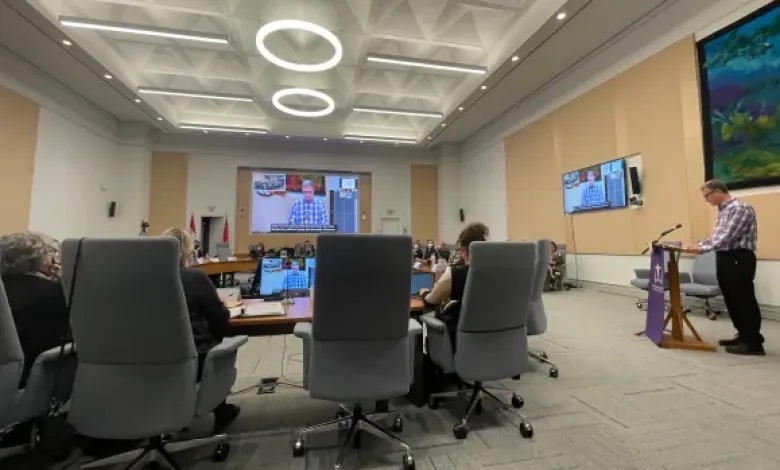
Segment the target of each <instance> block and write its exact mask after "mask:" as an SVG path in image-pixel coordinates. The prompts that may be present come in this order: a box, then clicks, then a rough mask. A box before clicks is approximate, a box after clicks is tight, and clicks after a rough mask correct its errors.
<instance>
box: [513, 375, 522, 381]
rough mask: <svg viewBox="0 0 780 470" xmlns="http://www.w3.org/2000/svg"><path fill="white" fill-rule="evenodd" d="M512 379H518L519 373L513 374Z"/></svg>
mask: <svg viewBox="0 0 780 470" xmlns="http://www.w3.org/2000/svg"><path fill="white" fill-rule="evenodd" d="M512 380H520V375H519V374H518V375H513V376H512Z"/></svg>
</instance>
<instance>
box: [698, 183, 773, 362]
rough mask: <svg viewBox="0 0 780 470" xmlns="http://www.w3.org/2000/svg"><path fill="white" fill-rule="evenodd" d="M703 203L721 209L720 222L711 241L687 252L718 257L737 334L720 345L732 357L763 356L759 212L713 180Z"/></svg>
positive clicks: (706, 186)
mask: <svg viewBox="0 0 780 470" xmlns="http://www.w3.org/2000/svg"><path fill="white" fill-rule="evenodd" d="M701 192H702V195H703V196H704V199H705V200H706V201H707V202H709V203H710V204H711V205H713V206H717V207H718V220H717V222H716V223H715V229H714V230H713V232H712V235H711V236H710V238H708V239H706V240H702V241H700V242H699V243H698V244H696V245H689V246H687V247H686V248H687V250H688V251H692V252H696V253H703V252H705V251H714V252H715V253H717V255H716V256H717V274H718V286H719V287H720V291H721V293H722V294H723V300H724V301H725V303H726V308H727V309H728V311H729V316H730V317H731V322H732V323H733V324H734V328H736V330H737V336H735V337H734V339H723V340H720V341H719V342H718V343H719V344H720V345H721V346H726V352H729V353H731V354H743V355H756V356H763V355H765V352H764V346H763V343H764V337H763V336H762V335H761V311H760V310H759V308H758V301H756V294H755V290H754V286H753V279H754V278H755V276H756V253H755V251H756V240H757V224H756V211H755V210H753V207H752V206H750V204H747V203H746V202H743V201H740V200H739V199H736V198H734V197H733V196H732V195H731V194H729V191H728V188H727V187H726V184H725V183H723V182H722V181H718V180H710V181H707V182H706V183H704V186H702V187H701Z"/></svg>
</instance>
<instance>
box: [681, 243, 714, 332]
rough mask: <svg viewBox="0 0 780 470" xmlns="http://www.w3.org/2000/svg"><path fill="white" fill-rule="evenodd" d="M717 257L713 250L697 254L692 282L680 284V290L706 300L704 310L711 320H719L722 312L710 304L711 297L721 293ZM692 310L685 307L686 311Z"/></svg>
mask: <svg viewBox="0 0 780 470" xmlns="http://www.w3.org/2000/svg"><path fill="white" fill-rule="evenodd" d="M715 259H716V255H715V252H713V251H711V252H708V253H704V254H701V255H699V256H697V257H696V258H695V259H694V260H693V270H692V272H691V282H686V283H681V284H680V292H682V293H683V294H685V295H687V296H690V297H696V298H698V299H702V300H704V312H705V313H706V314H707V318H709V319H710V320H717V319H718V315H720V314H721V312H720V310H717V309H714V308H712V305H710V299H712V298H715V297H718V296H719V295H720V287H718V276H717V268H716V265H715V263H716V261H715ZM690 311H691V309H690V308H686V309H685V313H690Z"/></svg>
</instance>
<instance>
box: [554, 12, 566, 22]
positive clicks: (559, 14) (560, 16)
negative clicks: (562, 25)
mask: <svg viewBox="0 0 780 470" xmlns="http://www.w3.org/2000/svg"><path fill="white" fill-rule="evenodd" d="M555 19H557V20H558V21H561V20H565V19H566V12H565V11H562V12H560V13H558V16H556V17H555Z"/></svg>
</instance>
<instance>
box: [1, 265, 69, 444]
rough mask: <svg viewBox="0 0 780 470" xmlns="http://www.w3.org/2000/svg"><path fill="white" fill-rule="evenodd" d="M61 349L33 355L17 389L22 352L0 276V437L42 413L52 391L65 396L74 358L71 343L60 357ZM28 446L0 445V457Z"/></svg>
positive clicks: (47, 406) (61, 396)
mask: <svg viewBox="0 0 780 470" xmlns="http://www.w3.org/2000/svg"><path fill="white" fill-rule="evenodd" d="M41 327H42V328H43V327H45V325H43V326H41ZM61 349H62V347H61V346H60V347H56V348H52V349H50V350H48V351H44V352H43V353H41V354H40V355H39V356H38V357H37V358H36V359H35V363H34V364H33V367H32V369H31V370H30V375H29V377H28V379H27V383H26V384H25V387H24V388H23V389H19V382H20V380H21V378H22V370H23V367H24V352H23V351H22V346H21V344H20V343H19V337H18V334H17V331H16V326H15V325H14V319H13V316H12V314H11V307H10V306H9V305H8V297H7V296H6V293H5V287H4V286H3V282H2V280H0V437H2V436H3V435H4V434H5V433H6V432H8V431H11V430H12V429H13V427H14V426H16V425H18V424H21V423H26V422H28V421H31V420H35V419H36V418H41V417H43V416H45V415H46V414H47V413H48V412H49V405H50V403H51V399H52V397H54V396H55V395H56V396H57V397H58V399H59V400H61V401H66V400H67V399H68V397H69V396H70V389H71V386H72V384H73V374H74V373H75V358H74V357H73V354H72V351H73V349H72V344H68V345H66V347H65V349H64V350H63V351H62V352H63V353H64V354H63V355H62V357H61V354H60V350H61ZM31 444H32V442H31ZM28 448H29V445H24V446H18V447H11V448H5V449H0V459H2V458H6V457H10V456H11V455H14V454H18V453H22V452H24V451H26V450H27V449H28Z"/></svg>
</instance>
